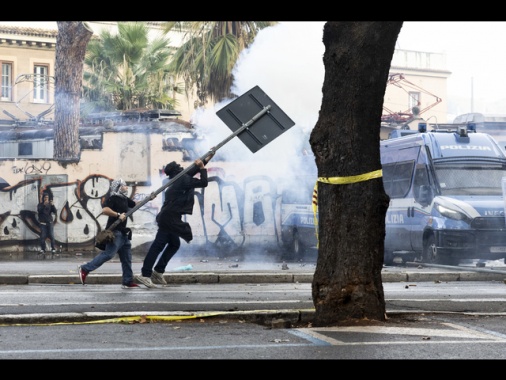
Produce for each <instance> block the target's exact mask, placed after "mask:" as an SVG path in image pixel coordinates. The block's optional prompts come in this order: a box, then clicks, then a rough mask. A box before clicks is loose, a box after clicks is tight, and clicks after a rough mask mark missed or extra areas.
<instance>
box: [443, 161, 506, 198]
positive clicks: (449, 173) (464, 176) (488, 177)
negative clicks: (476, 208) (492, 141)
mask: <svg viewBox="0 0 506 380" xmlns="http://www.w3.org/2000/svg"><path fill="white" fill-rule="evenodd" d="M435 171H436V177H437V179H438V181H439V185H440V187H441V193H442V195H464V194H467V195H502V186H501V180H502V178H503V177H504V176H505V174H506V172H505V171H504V168H503V167H502V166H501V165H496V166H494V165H490V164H489V165H487V166H483V165H482V164H475V165H471V164H469V163H466V164H452V165H435Z"/></svg>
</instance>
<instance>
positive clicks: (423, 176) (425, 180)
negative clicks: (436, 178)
mask: <svg viewBox="0 0 506 380" xmlns="http://www.w3.org/2000/svg"><path fill="white" fill-rule="evenodd" d="M428 162H429V161H428V158H427V154H426V152H425V150H424V149H421V150H420V154H419V156H418V159H417V163H416V167H415V173H414V178H413V205H412V206H411V207H410V209H408V218H409V225H410V226H411V234H410V242H411V247H412V249H413V250H414V251H416V252H417V255H421V253H422V249H423V233H424V230H425V226H426V225H427V224H428V218H429V216H430V205H431V203H432V199H433V198H434V187H433V186H432V185H431V183H433V181H431V180H430V175H429V170H428V169H429V168H428V165H429V163H428Z"/></svg>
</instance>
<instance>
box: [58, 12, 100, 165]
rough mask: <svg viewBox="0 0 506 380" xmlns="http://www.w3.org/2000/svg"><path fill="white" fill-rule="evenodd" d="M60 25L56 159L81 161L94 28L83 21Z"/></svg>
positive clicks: (60, 22)
mask: <svg viewBox="0 0 506 380" xmlns="http://www.w3.org/2000/svg"><path fill="white" fill-rule="evenodd" d="M57 26H58V36H57V37H56V55H55V69H54V70H55V131H54V150H53V158H54V159H55V160H58V161H60V162H79V160H80V157H81V150H80V146H79V116H80V112H79V107H80V99H81V88H82V82H83V63H84V56H85V54H86V47H87V45H88V42H89V40H90V39H91V36H92V35H93V31H92V30H91V29H90V28H89V27H88V26H87V25H86V24H84V23H83V22H81V21H58V22H57Z"/></svg>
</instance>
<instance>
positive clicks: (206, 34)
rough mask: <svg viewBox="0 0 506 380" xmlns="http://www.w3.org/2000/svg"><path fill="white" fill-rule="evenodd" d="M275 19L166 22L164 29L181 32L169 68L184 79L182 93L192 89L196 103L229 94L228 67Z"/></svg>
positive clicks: (229, 71)
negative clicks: (177, 46) (179, 44)
mask: <svg viewBox="0 0 506 380" xmlns="http://www.w3.org/2000/svg"><path fill="white" fill-rule="evenodd" d="M276 23H277V22H275V21H184V22H182V21H181V22H167V23H165V24H164V31H165V33H168V32H170V31H173V30H179V31H181V32H182V33H184V39H183V41H184V42H183V44H182V45H181V46H180V47H179V48H178V50H177V51H176V53H175V54H174V57H173V59H172V62H171V64H170V66H169V67H170V69H171V70H173V72H175V73H176V74H177V75H178V76H180V77H181V78H182V79H183V80H184V82H185V89H186V95H187V97H189V91H193V90H195V91H196V95H197V98H198V104H195V108H197V107H201V106H204V105H205V104H206V103H207V101H208V100H212V101H218V102H219V101H221V100H223V99H226V98H230V97H233V96H234V94H232V93H231V85H232V82H233V75H232V69H233V68H234V65H235V64H236V62H237V59H238V58H239V54H240V53H241V51H242V50H243V49H245V48H247V47H248V46H249V45H250V44H251V43H252V42H253V40H254V39H255V36H256V35H257V33H258V32H259V31H260V30H262V29H263V28H266V27H268V26H272V25H274V24H276Z"/></svg>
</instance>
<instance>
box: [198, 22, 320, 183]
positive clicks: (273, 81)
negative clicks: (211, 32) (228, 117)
mask: <svg viewBox="0 0 506 380" xmlns="http://www.w3.org/2000/svg"><path fill="white" fill-rule="evenodd" d="M323 26H324V22H281V23H279V24H277V25H275V26H272V27H268V28H265V29H263V30H261V31H260V32H259V33H258V35H257V36H256V38H255V40H254V42H253V43H252V44H251V45H250V47H249V48H248V49H245V50H244V51H243V52H242V53H241V56H240V57H239V60H238V61H237V63H236V66H235V67H234V70H233V75H234V82H233V85H232V89H231V90H232V93H234V94H236V95H237V96H241V95H242V94H244V93H245V92H247V91H249V90H250V89H252V88H253V87H255V86H259V87H260V88H261V89H262V90H263V91H264V92H265V93H266V94H267V95H268V96H269V97H270V98H271V99H272V100H273V101H274V102H275V103H276V104H277V105H278V106H279V107H280V108H281V109H282V110H283V111H284V112H285V113H286V114H287V115H288V116H289V117H290V118H291V119H292V120H293V121H294V122H295V125H294V126H293V127H292V128H290V129H289V130H288V131H286V132H284V133H283V134H282V135H281V136H279V137H277V138H276V139H275V140H273V141H271V142H270V143H269V144H267V145H266V146H264V147H262V149H260V150H259V151H257V152H256V153H252V152H251V151H250V150H249V149H248V148H247V147H246V146H245V145H244V144H243V143H242V141H241V140H240V139H239V138H238V137H235V138H233V139H232V140H231V141H230V142H228V143H227V144H226V145H224V146H223V147H222V148H221V149H220V150H219V154H220V155H221V156H222V157H224V159H225V160H226V161H244V160H247V161H251V162H252V163H253V162H254V163H255V165H252V166H251V170H252V172H251V173H249V175H268V176H270V177H272V178H277V177H279V176H284V177H286V176H293V175H297V174H300V173H301V172H308V171H309V172H311V171H312V172H314V171H315V170H316V169H315V167H316V166H315V164H314V159H311V160H308V159H305V160H303V161H301V160H300V158H301V157H303V155H304V153H303V152H305V153H306V154H309V155H311V156H312V152H311V148H310V145H309V134H310V132H311V130H312V129H313V127H314V126H315V124H316V122H317V120H318V112H319V110H320V105H321V100H322V85H323V77H324V72H325V70H324V66H323V53H324V45H323V42H322V38H323ZM232 100H233V99H228V100H225V101H223V102H220V103H217V104H215V105H214V106H213V107H208V108H207V109H199V110H197V111H196V112H195V113H194V114H193V115H192V120H191V121H192V124H193V125H195V128H196V131H197V133H198V134H200V135H202V136H206V141H205V144H206V147H201V148H203V150H204V151H205V150H207V149H209V148H211V147H212V146H213V144H214V145H216V144H218V143H220V142H221V141H222V140H224V139H225V138H226V137H227V136H229V135H230V134H231V133H232V131H231V130H230V129H229V128H228V127H227V126H226V125H225V124H224V123H223V121H222V120H221V119H220V118H219V117H218V116H217V115H216V112H217V111H219V110H220V109H222V108H223V107H225V106H226V105H227V104H228V103H230V102H231V101H232ZM251 128H254V124H252V126H251ZM306 158H307V157H306ZM302 162H304V164H303V163H302ZM261 163H265V165H261ZM273 163H275V164H274V165H273ZM302 165H306V167H301V166H302ZM255 171H257V172H255Z"/></svg>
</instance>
